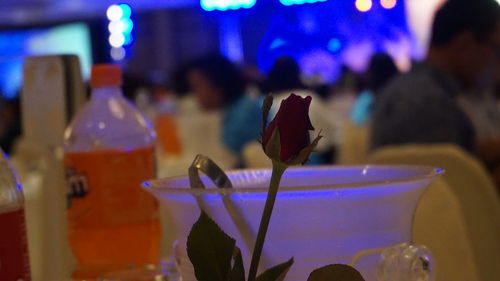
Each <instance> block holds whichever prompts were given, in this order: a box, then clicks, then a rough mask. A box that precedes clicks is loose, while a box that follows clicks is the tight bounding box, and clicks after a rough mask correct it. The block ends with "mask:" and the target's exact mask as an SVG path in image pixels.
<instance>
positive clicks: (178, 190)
mask: <svg viewBox="0 0 500 281" xmlns="http://www.w3.org/2000/svg"><path fill="white" fill-rule="evenodd" d="M310 169H313V170H315V171H321V170H332V169H334V170H351V171H353V170H360V171H361V173H363V172H364V170H366V169H392V170H412V171H415V172H416V173H417V174H416V175H415V176H409V177H401V178H397V179H392V180H371V181H360V182H352V183H332V184H324V185H311V186H307V189H306V186H304V185H300V186H299V185H297V186H293V185H290V186H280V188H279V191H281V192H283V191H304V190H307V191H321V190H335V189H337V190H338V189H352V188H362V187H366V186H373V187H375V186H392V187H395V186H397V185H398V184H402V183H410V182H418V181H423V180H430V179H434V178H437V177H439V176H441V175H443V174H444V173H445V169H443V168H437V167H434V166H428V165H399V164H398V165H373V164H369V165H349V166H343V165H322V166H294V167H290V168H288V169H287V171H289V170H294V171H300V170H310ZM258 172H262V173H264V172H267V173H269V175H270V172H271V168H267V169H266V168H264V169H235V170H229V171H227V172H226V174H227V175H228V177H229V178H231V175H234V174H239V173H258ZM284 176H286V172H285V175H284ZM187 178H188V176H187V175H182V176H173V177H165V178H160V179H153V180H148V181H145V182H143V183H142V188H143V189H145V190H149V191H150V192H152V193H164V194H192V195H202V194H223V195H226V194H235V193H236V194H240V193H263V192H267V191H268V189H269V188H268V187H267V186H266V187H238V188H188V187H168V188H166V187H165V185H166V183H168V182H173V181H178V180H185V179H187Z"/></svg>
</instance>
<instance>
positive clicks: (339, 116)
mask: <svg viewBox="0 0 500 281" xmlns="http://www.w3.org/2000/svg"><path fill="white" fill-rule="evenodd" d="M360 88H361V87H360V79H359V77H358V75H357V74H356V73H354V72H353V71H352V70H351V69H350V68H349V67H348V66H346V65H343V66H342V68H341V75H340V78H339V79H338V80H337V81H336V82H335V83H334V84H333V85H332V87H331V92H330V95H329V97H328V98H327V103H328V107H329V110H330V112H331V113H332V114H333V115H335V118H334V119H335V120H337V122H338V123H339V124H344V123H345V122H347V121H349V120H350V114H351V110H352V107H353V105H354V102H355V100H356V95H357V93H359V91H360V90H361V89H360Z"/></svg>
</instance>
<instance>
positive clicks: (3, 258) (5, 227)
mask: <svg viewBox="0 0 500 281" xmlns="http://www.w3.org/2000/svg"><path fill="white" fill-rule="evenodd" d="M0 225H1V226H2V229H1V231H0V280H2V281H3V280H5V281H10V280H12V281H30V280H31V276H30V265H29V256H28V241H27V237H26V225H25V221H24V210H22V209H21V210H15V211H10V212H5V213H0Z"/></svg>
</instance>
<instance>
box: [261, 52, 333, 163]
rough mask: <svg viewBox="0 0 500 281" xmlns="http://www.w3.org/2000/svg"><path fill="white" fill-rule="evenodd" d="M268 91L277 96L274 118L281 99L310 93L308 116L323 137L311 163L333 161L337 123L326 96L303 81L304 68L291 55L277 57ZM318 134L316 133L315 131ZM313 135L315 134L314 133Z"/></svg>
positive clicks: (270, 72)
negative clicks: (302, 71)
mask: <svg viewBox="0 0 500 281" xmlns="http://www.w3.org/2000/svg"><path fill="white" fill-rule="evenodd" d="M263 89H264V93H265V94H268V93H270V94H272V95H273V97H274V101H273V106H272V108H271V112H270V118H272V117H273V116H274V115H275V114H276V113H277V112H278V109H279V106H280V104H281V101H282V100H283V99H285V98H287V97H288V96H289V95H290V94H291V93H294V94H296V95H299V96H301V97H306V96H311V97H312V101H311V105H310V110H309V115H310V118H311V122H312V124H313V125H314V127H315V128H317V129H319V130H321V133H322V135H323V136H324V139H323V140H322V141H321V142H320V144H319V145H318V147H317V148H316V151H317V152H318V153H315V154H313V155H311V159H310V162H309V164H325V163H331V162H332V149H333V147H334V146H335V132H336V129H335V127H334V123H333V122H331V121H330V118H329V115H330V114H329V112H328V109H327V108H326V105H325V104H324V102H323V99H322V98H321V97H320V96H319V95H318V94H317V93H316V92H314V91H312V90H310V89H309V88H308V87H307V86H306V85H305V84H304V83H302V80H301V70H300V67H299V65H298V64H297V62H296V61H295V60H294V59H293V58H292V57H288V56H282V57H279V58H278V59H276V61H275V62H274V64H273V66H272V67H271V70H270V71H269V73H268V74H267V77H266V79H265V80H264V83H263ZM316 133H317V132H316ZM311 137H316V136H315V135H314V136H311Z"/></svg>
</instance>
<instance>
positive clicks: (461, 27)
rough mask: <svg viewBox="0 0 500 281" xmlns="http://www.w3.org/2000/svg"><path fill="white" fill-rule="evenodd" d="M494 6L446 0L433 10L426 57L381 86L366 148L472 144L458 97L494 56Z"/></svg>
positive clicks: (498, 31) (499, 11)
mask: <svg viewBox="0 0 500 281" xmlns="http://www.w3.org/2000/svg"><path fill="white" fill-rule="evenodd" d="M499 24H500V7H499V5H498V3H496V2H495V1H494V0H474V1H465V0H449V1H447V2H446V3H445V4H444V5H443V6H442V7H441V8H440V9H439V10H438V11H437V13H436V16H435V19H434V23H433V26H432V37H431V43H430V49H429V52H428V55H427V58H426V59H425V61H424V62H422V63H417V64H416V65H414V67H413V68H412V70H411V71H410V72H408V73H406V74H402V75H399V76H398V77H396V78H395V79H393V80H392V81H391V82H389V84H388V85H387V86H386V87H385V88H384V89H383V91H382V93H381V95H380V98H379V100H378V101H377V103H376V105H375V108H374V114H373V123H372V127H371V147H372V149H373V148H378V147H381V146H386V145H398V144H406V143H455V144H457V145H459V146H461V147H462V148H464V149H466V150H468V151H470V152H472V151H474V150H475V149H476V143H475V133H474V128H473V126H472V123H471V122H470V120H469V118H468V117H467V115H466V114H465V112H464V111H463V110H462V109H461V108H460V106H459V104H458V96H459V95H461V93H463V92H464V89H466V88H468V87H471V86H472V85H474V84H475V82H476V81H477V79H478V78H479V77H480V76H481V75H482V74H483V73H484V72H485V71H486V70H487V69H488V68H489V67H490V64H491V63H492V62H494V61H495V59H496V57H495V56H496V55H498V51H499V48H500V25H499Z"/></svg>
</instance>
